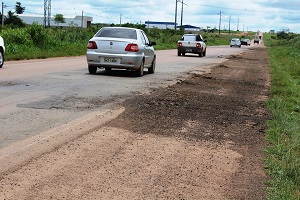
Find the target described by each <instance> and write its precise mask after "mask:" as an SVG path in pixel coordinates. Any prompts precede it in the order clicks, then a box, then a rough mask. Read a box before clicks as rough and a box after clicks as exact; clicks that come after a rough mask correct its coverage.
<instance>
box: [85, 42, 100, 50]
mask: <svg viewBox="0 0 300 200" xmlns="http://www.w3.org/2000/svg"><path fill="white" fill-rule="evenodd" d="M87 48H88V49H97V48H98V47H97V44H96V42H94V41H89V43H88V45H87Z"/></svg>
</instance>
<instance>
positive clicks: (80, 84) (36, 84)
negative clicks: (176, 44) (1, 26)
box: [0, 46, 249, 148]
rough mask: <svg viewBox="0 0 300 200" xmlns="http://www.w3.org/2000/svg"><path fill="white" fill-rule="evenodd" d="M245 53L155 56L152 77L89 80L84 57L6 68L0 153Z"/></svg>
mask: <svg viewBox="0 0 300 200" xmlns="http://www.w3.org/2000/svg"><path fill="white" fill-rule="evenodd" d="M248 48H249V47H245V46H243V47H242V48H230V47H229V46H218V47H208V50H207V56H206V57H202V58H200V57H199V56H196V55H192V54H191V55H187V56H184V57H183V56H181V57H178V56H177V52H176V50H163V51H157V52H156V53H157V63H156V71H155V73H154V74H147V73H145V75H144V76H143V77H135V76H134V74H133V73H132V72H129V71H124V70H113V71H112V72H110V73H106V72H105V71H104V70H103V69H100V70H98V72H97V74H96V75H90V74H88V70H87V64H86V60H85V56H80V57H69V58H53V59H43V60H27V61H11V62H6V63H5V64H4V66H3V68H2V69H0V77H1V78H0V148H4V147H6V146H9V145H11V144H13V143H15V142H18V141H21V140H24V139H26V138H29V137H32V136H36V135H38V134H40V133H42V132H45V131H47V130H50V129H53V128H55V127H58V126H61V125H64V124H66V123H68V122H70V121H72V120H75V119H78V118H80V117H82V116H85V115H88V114H89V113H91V112H94V111H101V110H104V109H109V108H111V107H113V106H114V105H116V104H117V103H119V102H120V101H122V100H124V99H126V98H128V97H129V96H132V95H138V94H141V93H145V92H149V91H150V90H151V88H157V87H163V86H166V85H168V84H172V83H174V82H176V81H178V80H180V79H181V78H182V77H184V76H185V75H186V74H187V73H188V72H189V71H191V70H193V69H197V70H199V69H200V70H201V69H203V70H204V69H207V68H209V67H208V66H211V65H214V64H216V63H220V62H222V61H223V60H224V59H225V58H226V56H229V55H233V54H237V53H239V52H242V51H245V50H247V49H248Z"/></svg>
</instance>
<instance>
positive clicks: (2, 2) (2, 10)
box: [1, 2, 4, 29]
mask: <svg viewBox="0 0 300 200" xmlns="http://www.w3.org/2000/svg"><path fill="white" fill-rule="evenodd" d="M3 10H4V2H2V12H1V13H2V29H3V27H4V14H3Z"/></svg>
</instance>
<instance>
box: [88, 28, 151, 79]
mask: <svg viewBox="0 0 300 200" xmlns="http://www.w3.org/2000/svg"><path fill="white" fill-rule="evenodd" d="M154 45H156V43H155V42H150V41H149V39H148V37H147V35H146V33H145V32H144V31H143V30H141V29H135V28H125V27H103V28H101V29H100V30H99V31H98V32H97V33H96V34H95V35H94V36H93V37H92V38H91V39H90V40H89V42H88V45H87V51H86V58H87V63H88V69H89V73H91V74H95V73H96V72H97V68H105V70H107V71H110V70H111V69H112V68H118V69H129V70H133V71H135V73H136V75H137V76H143V74H144V68H148V73H150V74H151V73H154V71H155V64H156V55H155V52H154V48H153V46H154Z"/></svg>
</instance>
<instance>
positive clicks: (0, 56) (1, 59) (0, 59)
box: [0, 51, 4, 68]
mask: <svg viewBox="0 0 300 200" xmlns="http://www.w3.org/2000/svg"><path fill="white" fill-rule="evenodd" d="M3 64H4V54H3V52H2V51H0V68H2V66H3Z"/></svg>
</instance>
